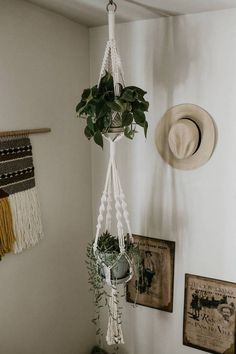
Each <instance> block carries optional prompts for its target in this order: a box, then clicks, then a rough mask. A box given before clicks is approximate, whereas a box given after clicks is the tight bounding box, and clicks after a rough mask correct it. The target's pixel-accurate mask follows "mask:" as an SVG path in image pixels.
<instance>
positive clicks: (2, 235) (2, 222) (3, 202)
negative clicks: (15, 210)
mask: <svg viewBox="0 0 236 354" xmlns="http://www.w3.org/2000/svg"><path fill="white" fill-rule="evenodd" d="M15 240H16V238H15V234H14V229H13V221H12V213H11V208H10V203H9V199H8V197H7V198H1V199H0V258H1V257H2V256H4V255H5V254H6V253H9V252H11V251H12V250H13V245H14V243H15Z"/></svg>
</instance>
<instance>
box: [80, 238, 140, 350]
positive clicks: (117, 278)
mask: <svg viewBox="0 0 236 354" xmlns="http://www.w3.org/2000/svg"><path fill="white" fill-rule="evenodd" d="M93 245H94V242H92V243H90V244H89V245H88V247H87V260H86V264H87V269H88V274H89V284H90V290H91V291H92V292H93V295H94V305H95V316H94V318H93V320H92V322H93V323H94V324H95V325H96V327H97V332H96V334H97V335H98V336H99V338H100V341H99V343H100V342H101V338H102V336H103V331H102V329H101V325H100V310H101V308H103V307H104V306H108V311H109V312H110V308H109V298H110V294H109V292H107V289H106V282H105V272H104V265H106V266H108V267H109V266H110V267H112V269H111V281H112V284H113V285H114V286H115V285H116V284H119V283H122V282H123V281H125V279H126V277H127V276H129V272H130V263H129V262H128V261H127V259H126V258H125V256H121V255H120V249H119V241H118V238H117V237H116V236H113V235H111V234H110V233H109V232H108V231H106V232H104V233H103V234H101V235H100V237H99V238H98V244H97V251H96V252H97V253H96V254H95V253H94V250H93ZM125 255H126V256H128V258H129V260H130V261H131V263H132V267H133V271H134V273H136V275H137V274H138V273H139V270H140V264H141V256H140V251H139V247H138V245H137V244H134V243H132V242H131V240H130V238H129V236H126V237H125ZM137 279H139V276H137ZM137 289H138V287H137ZM116 301H117V303H119V296H118V295H117V297H116ZM118 308H119V313H118V318H117V321H121V310H122V308H121V306H120V304H118Z"/></svg>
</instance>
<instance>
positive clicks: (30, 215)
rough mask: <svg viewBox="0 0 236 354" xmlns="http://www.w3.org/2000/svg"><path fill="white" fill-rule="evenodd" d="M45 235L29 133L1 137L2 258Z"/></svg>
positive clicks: (0, 243) (0, 244)
mask: <svg viewBox="0 0 236 354" xmlns="http://www.w3.org/2000/svg"><path fill="white" fill-rule="evenodd" d="M42 236H43V230H42V222H41V217H40V209H39V203H38V198H37V191H36V187H35V178H34V165H33V157H32V145H31V142H30V139H29V138H28V137H23V138H22V137H14V138H3V139H0V258H1V257H2V256H4V255H5V254H6V253H9V252H14V253H19V252H21V251H22V250H23V249H25V248H28V247H31V246H33V245H35V244H36V243H37V242H38V241H39V239H41V238H42Z"/></svg>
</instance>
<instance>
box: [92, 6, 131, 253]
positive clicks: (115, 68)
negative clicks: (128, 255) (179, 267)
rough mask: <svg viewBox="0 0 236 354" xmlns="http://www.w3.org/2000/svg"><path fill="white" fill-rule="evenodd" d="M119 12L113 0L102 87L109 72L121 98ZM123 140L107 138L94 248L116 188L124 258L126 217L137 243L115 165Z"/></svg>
mask: <svg viewBox="0 0 236 354" xmlns="http://www.w3.org/2000/svg"><path fill="white" fill-rule="evenodd" d="M116 9H117V5H116V4H115V3H114V2H113V1H112V0H110V1H109V3H108V5H107V11H108V25H109V40H108V42H107V45H106V49H105V54H104V58H103V62H102V67H101V72H100V76H99V81H98V86H99V84H100V82H101V79H102V77H103V76H104V75H105V72H106V71H108V72H110V73H111V74H112V76H113V82H114V92H115V95H116V96H118V95H119V93H120V84H121V85H122V86H125V82H124V73H123V68H122V63H121V59H120V55H119V53H118V50H117V46H116V41H115V11H116ZM122 137H123V134H121V135H119V136H118V137H117V138H116V140H115V141H114V140H112V138H111V137H105V138H106V139H107V140H108V141H109V143H110V159H109V164H108V169H107V175H106V182H105V187H104V191H103V194H102V198H101V204H100V207H99V215H98V218H97V227H96V237H95V241H94V246H93V249H94V252H96V250H97V244H98V238H99V235H100V232H101V229H102V224H103V221H104V213H105V212H106V223H105V230H107V231H109V230H111V220H112V214H111V212H112V187H113V195H114V199H115V210H116V219H117V231H118V239H119V247H120V253H121V255H122V254H124V253H125V242H124V228H123V224H122V218H124V220H125V223H126V226H127V230H128V235H129V237H130V240H131V241H133V237H132V232H131V227H130V221H129V213H128V209H127V203H126V200H125V195H124V192H123V190H122V187H121V182H120V178H119V174H118V170H117V166H116V162H115V151H116V148H115V144H116V143H117V142H118V141H119V140H120V139H121V138H122Z"/></svg>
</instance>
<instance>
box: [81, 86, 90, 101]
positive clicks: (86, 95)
mask: <svg viewBox="0 0 236 354" xmlns="http://www.w3.org/2000/svg"><path fill="white" fill-rule="evenodd" d="M90 93H91V89H90V88H88V89H85V90H84V91H83V93H82V100H83V101H86V100H87V99H88V98H89V96H90Z"/></svg>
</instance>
